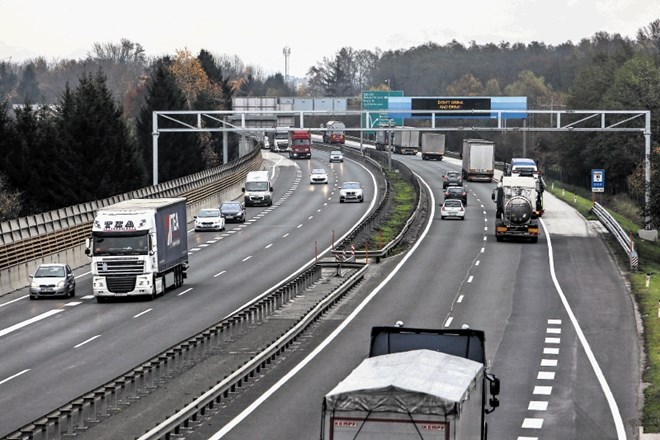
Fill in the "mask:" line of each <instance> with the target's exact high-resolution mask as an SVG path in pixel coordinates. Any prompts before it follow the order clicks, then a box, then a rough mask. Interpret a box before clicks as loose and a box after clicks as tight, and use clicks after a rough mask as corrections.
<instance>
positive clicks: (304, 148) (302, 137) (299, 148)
mask: <svg viewBox="0 0 660 440" xmlns="http://www.w3.org/2000/svg"><path fill="white" fill-rule="evenodd" d="M311 158H312V135H311V134H310V132H309V130H293V131H291V133H290V135H289V159H311Z"/></svg>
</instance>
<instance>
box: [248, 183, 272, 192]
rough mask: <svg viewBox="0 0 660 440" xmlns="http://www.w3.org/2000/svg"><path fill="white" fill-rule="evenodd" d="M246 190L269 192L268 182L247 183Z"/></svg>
mask: <svg viewBox="0 0 660 440" xmlns="http://www.w3.org/2000/svg"><path fill="white" fill-rule="evenodd" d="M245 189H246V190H248V191H268V182H246V184H245Z"/></svg>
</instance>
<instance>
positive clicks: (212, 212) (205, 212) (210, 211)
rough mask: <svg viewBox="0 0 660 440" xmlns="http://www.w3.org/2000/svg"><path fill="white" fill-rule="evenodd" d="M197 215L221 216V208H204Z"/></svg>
mask: <svg viewBox="0 0 660 440" xmlns="http://www.w3.org/2000/svg"><path fill="white" fill-rule="evenodd" d="M197 217H202V218H207V217H220V210H219V209H202V210H201V211H199V214H197Z"/></svg>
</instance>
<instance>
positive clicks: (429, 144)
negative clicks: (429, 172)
mask: <svg viewBox="0 0 660 440" xmlns="http://www.w3.org/2000/svg"><path fill="white" fill-rule="evenodd" d="M444 156H445V135H444V134H441V133H422V160H430V159H435V160H442V158H443V157H444Z"/></svg>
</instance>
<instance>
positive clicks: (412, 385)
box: [325, 350, 483, 415]
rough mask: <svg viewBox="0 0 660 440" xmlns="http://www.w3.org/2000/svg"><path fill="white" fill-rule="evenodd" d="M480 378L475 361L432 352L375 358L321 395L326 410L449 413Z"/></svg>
mask: <svg viewBox="0 0 660 440" xmlns="http://www.w3.org/2000/svg"><path fill="white" fill-rule="evenodd" d="M482 374H483V364H481V363H479V362H475V361H472V360H469V359H465V358H462V357H458V356H453V355H449V354H446V353H441V352H437V351H432V350H413V351H406V352H401V353H392V354H386V355H382V356H375V357H371V358H367V359H365V360H364V361H363V362H362V363H361V364H360V365H358V366H357V368H355V370H353V371H352V372H351V374H349V375H348V376H347V377H346V378H345V379H344V380H343V381H341V382H340V383H339V384H338V385H337V386H336V387H335V388H334V389H333V390H332V391H330V392H329V393H328V394H326V396H325V404H326V410H329V411H332V410H336V411H372V412H397V413H412V414H436V415H449V414H454V413H456V412H457V411H460V404H461V403H462V402H463V401H464V400H465V399H467V397H468V393H469V392H470V389H471V388H472V387H473V386H474V384H475V382H476V380H477V379H480V378H481V375H482ZM479 398H480V396H479Z"/></svg>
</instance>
